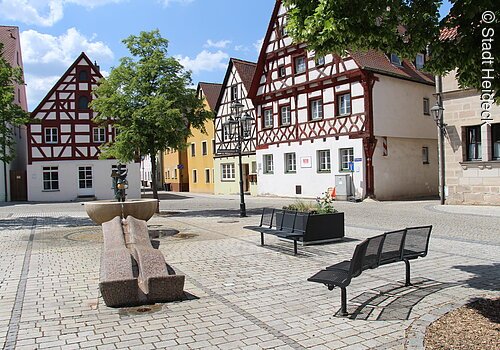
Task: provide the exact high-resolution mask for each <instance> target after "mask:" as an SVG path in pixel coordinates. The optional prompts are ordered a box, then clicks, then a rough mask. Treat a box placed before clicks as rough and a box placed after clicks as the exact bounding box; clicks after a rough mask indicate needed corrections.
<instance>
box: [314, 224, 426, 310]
mask: <svg viewBox="0 0 500 350" xmlns="http://www.w3.org/2000/svg"><path fill="white" fill-rule="evenodd" d="M431 231H432V225H429V226H418V227H410V228H406V229H403V230H398V231H391V232H386V233H384V234H382V235H378V236H374V237H371V238H368V239H366V240H364V241H363V242H361V243H360V244H358V245H357V246H356V249H355V250H354V254H353V256H352V258H351V260H346V261H342V262H340V263H338V264H335V265H332V266H329V267H327V268H326V269H324V270H321V271H319V272H318V273H316V274H315V275H314V276H312V277H310V278H308V281H310V282H317V283H323V284H325V285H326V286H327V287H328V289H329V290H333V288H334V287H340V289H341V314H342V316H347V315H348V313H347V289H346V288H347V286H348V285H349V284H350V283H351V280H352V279H353V278H355V277H357V276H359V275H361V273H362V272H363V271H365V270H367V269H375V268H377V267H379V266H382V265H387V264H392V263H395V262H401V261H403V262H404V263H405V270H406V271H405V272H406V280H405V285H406V286H410V285H411V281H410V260H414V259H417V258H419V257H425V256H426V255H427V253H428V250H429V240H430V234H431ZM407 248H408V249H407ZM409 248H415V249H416V250H410V249H409Z"/></svg>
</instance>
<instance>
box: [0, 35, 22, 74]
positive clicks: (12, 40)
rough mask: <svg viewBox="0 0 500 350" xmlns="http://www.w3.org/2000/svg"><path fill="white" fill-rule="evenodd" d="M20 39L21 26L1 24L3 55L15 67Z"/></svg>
mask: <svg viewBox="0 0 500 350" xmlns="http://www.w3.org/2000/svg"><path fill="white" fill-rule="evenodd" d="M18 41H19V28H18V27H13V26H0V43H2V44H3V52H2V56H3V57H4V58H5V59H6V60H7V62H9V64H10V65H11V66H13V67H16V66H17V59H16V50H17V45H18Z"/></svg>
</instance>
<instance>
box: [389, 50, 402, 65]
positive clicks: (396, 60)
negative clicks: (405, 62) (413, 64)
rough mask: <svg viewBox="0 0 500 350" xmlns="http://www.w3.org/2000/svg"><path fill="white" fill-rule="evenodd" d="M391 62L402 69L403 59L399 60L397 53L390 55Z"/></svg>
mask: <svg viewBox="0 0 500 350" xmlns="http://www.w3.org/2000/svg"><path fill="white" fill-rule="evenodd" d="M390 60H391V63H392V64H394V65H396V66H398V67H401V66H402V62H401V58H399V56H398V55H397V54H395V53H391V54H390Z"/></svg>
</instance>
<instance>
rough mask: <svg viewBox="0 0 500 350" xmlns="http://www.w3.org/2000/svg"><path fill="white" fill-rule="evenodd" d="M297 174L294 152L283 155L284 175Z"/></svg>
mask: <svg viewBox="0 0 500 350" xmlns="http://www.w3.org/2000/svg"><path fill="white" fill-rule="evenodd" d="M296 172H297V156H296V154H295V152H291V153H285V174H294V173H296Z"/></svg>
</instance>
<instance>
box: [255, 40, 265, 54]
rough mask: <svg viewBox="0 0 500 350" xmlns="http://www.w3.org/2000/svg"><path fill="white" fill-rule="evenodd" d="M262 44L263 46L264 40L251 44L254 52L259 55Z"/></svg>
mask: <svg viewBox="0 0 500 350" xmlns="http://www.w3.org/2000/svg"><path fill="white" fill-rule="evenodd" d="M262 44H264V39H259V40H257V41H256V42H255V43H253V47H255V50H257V52H259V53H260V49H261V48H262Z"/></svg>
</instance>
